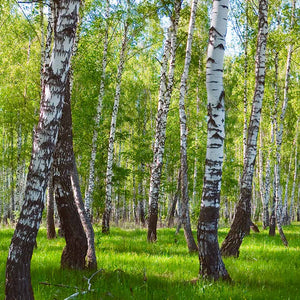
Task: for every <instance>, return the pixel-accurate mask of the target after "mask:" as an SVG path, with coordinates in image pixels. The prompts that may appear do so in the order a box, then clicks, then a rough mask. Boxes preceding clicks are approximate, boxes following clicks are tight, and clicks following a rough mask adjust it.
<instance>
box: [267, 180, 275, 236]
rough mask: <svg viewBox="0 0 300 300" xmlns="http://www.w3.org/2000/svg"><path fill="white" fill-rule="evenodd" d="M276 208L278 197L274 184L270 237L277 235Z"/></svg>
mask: <svg viewBox="0 0 300 300" xmlns="http://www.w3.org/2000/svg"><path fill="white" fill-rule="evenodd" d="M275 207H276V195H275V183H274V196H273V203H272V208H271V215H270V222H269V223H270V225H269V235H270V236H274V235H275V229H276V218H275Z"/></svg>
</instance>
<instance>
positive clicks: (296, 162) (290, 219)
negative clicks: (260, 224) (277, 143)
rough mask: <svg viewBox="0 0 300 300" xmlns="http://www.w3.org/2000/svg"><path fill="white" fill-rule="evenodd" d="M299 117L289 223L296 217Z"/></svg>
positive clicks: (295, 141)
mask: <svg viewBox="0 0 300 300" xmlns="http://www.w3.org/2000/svg"><path fill="white" fill-rule="evenodd" d="M299 120H300V119H299V118H298V120H297V126H296V137H295V140H294V144H295V167H294V168H295V169H294V179H293V187H292V194H291V203H290V214H289V220H288V224H291V222H292V221H293V219H294V198H295V188H296V182H297V168H298V159H297V156H298V125H299Z"/></svg>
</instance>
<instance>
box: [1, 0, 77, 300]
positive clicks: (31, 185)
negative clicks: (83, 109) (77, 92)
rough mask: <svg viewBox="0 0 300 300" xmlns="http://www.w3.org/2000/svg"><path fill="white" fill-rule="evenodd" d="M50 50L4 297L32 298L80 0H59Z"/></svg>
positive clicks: (10, 254) (11, 246) (7, 270)
mask: <svg viewBox="0 0 300 300" xmlns="http://www.w3.org/2000/svg"><path fill="white" fill-rule="evenodd" d="M58 6H59V7H58V8H59V9H58V18H57V26H56V32H55V38H54V45H53V52H52V57H51V62H50V65H49V67H48V68H47V69H46V72H47V74H46V76H45V82H44V84H45V85H44V97H42V101H41V108H40V118H39V123H38V126H37V128H36V132H35V135H34V141H33V149H32V157H31V162H30V166H29V172H28V176H27V183H26V191H25V197H24V198H25V199H24V205H23V207H22V211H21V215H20V219H19V222H18V224H17V227H16V230H15V233H14V236H13V238H12V242H11V245H10V249H9V254H8V259H7V265H6V290H5V295H6V299H21V298H22V299H33V298H34V297H33V290H32V287H31V282H30V260H31V257H32V252H33V247H34V245H35V242H36V236H37V232H38V229H39V226H40V222H41V218H42V210H43V206H44V198H45V191H46V188H47V181H48V176H49V172H50V168H51V164H52V161H53V152H54V149H55V145H56V141H57V135H58V129H59V124H60V119H61V116H62V108H63V103H64V88H63V87H64V85H65V83H66V80H67V75H68V72H69V67H70V59H71V54H72V46H73V43H74V39H75V32H76V25H77V19H78V11H79V6H80V1H75V0H73V1H72V0H68V1H66V0H61V1H60V2H59V3H58Z"/></svg>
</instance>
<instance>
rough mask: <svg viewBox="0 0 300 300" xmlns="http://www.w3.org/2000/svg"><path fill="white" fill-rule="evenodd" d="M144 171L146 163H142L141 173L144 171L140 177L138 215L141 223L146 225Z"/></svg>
mask: <svg viewBox="0 0 300 300" xmlns="http://www.w3.org/2000/svg"><path fill="white" fill-rule="evenodd" d="M144 172H145V165H144V163H141V173H142V177H141V179H140V182H139V185H138V192H139V195H138V199H139V200H138V212H139V213H138V217H139V222H140V223H141V225H142V226H143V227H144V226H145V224H146V220H145V205H144V203H145V187H144V184H143V177H144V175H143V174H144Z"/></svg>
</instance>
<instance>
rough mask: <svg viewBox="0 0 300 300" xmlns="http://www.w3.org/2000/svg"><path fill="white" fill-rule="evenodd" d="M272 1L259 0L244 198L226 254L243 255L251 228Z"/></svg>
mask: <svg viewBox="0 0 300 300" xmlns="http://www.w3.org/2000/svg"><path fill="white" fill-rule="evenodd" d="M267 14H268V1H267V0H259V21H258V23H259V25H258V27H259V28H258V37H257V48H256V61H255V90H254V97H253V102H252V111H251V117H250V122H249V126H248V136H247V147H246V156H245V160H244V169H243V176H242V181H241V190H240V199H239V202H238V204H237V207H236V211H235V216H234V220H233V223H232V225H231V227H230V231H229V233H228V235H227V236H226V238H225V240H224V242H223V244H222V247H221V253H222V255H223V256H235V257H238V256H239V248H240V246H241V244H242V242H243V239H244V237H245V235H246V234H248V233H249V231H250V223H251V220H250V218H251V196H252V181H253V173H254V166H255V160H256V154H257V136H258V131H259V122H260V114H261V109H262V101H263V95H264V85H265V63H266V44H267V33H268V22H267V21H268V19H267Z"/></svg>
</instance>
